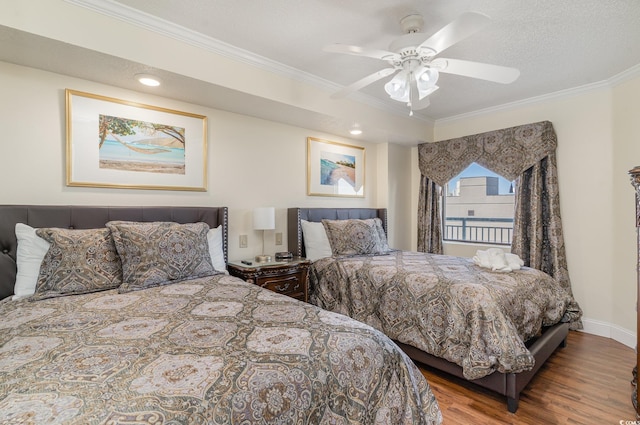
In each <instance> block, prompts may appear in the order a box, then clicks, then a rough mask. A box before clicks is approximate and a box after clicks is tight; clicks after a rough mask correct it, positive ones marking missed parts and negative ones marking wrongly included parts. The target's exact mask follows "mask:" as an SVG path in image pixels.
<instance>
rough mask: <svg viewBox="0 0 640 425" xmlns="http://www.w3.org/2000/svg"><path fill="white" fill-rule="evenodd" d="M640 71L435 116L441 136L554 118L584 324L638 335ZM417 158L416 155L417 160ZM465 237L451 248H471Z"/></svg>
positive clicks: (618, 335)
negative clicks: (634, 177) (469, 112)
mask: <svg viewBox="0 0 640 425" xmlns="http://www.w3.org/2000/svg"><path fill="white" fill-rule="evenodd" d="M639 97H640V78H638V77H635V78H634V79H632V80H631V81H627V82H624V83H616V84H613V85H607V86H602V87H599V88H592V89H590V90H584V91H581V92H578V91H576V92H574V93H572V94H565V95H558V96H554V97H549V98H546V99H540V100H539V101H537V102H533V101H532V102H530V103H526V104H525V103H523V104H521V105H513V106H511V107H509V108H503V109H501V110H495V111H490V112H489V111H487V112H486V113H482V114H476V115H474V116H467V117H459V118H457V119H450V120H446V121H439V122H436V125H435V130H434V139H435V140H446V139H449V138H454V137H461V136H465V135H470V134H476V133H481V132H484V131H490V130H496V129H500V128H505V127H511V126H515V125H519V124H525V123H530V122H537V121H543V120H549V121H551V122H552V123H553V125H554V128H555V131H556V133H557V135H558V150H557V156H558V175H559V176H558V177H559V183H560V194H561V213H562V218H563V224H564V232H565V233H564V235H565V244H566V252H567V259H568V264H569V273H570V277H571V280H572V285H573V292H574V295H575V297H576V299H577V300H578V302H579V303H580V305H581V307H582V309H583V310H584V317H585V330H586V331H589V332H591V333H596V334H600V335H604V336H608V337H612V338H614V339H616V340H618V341H620V342H623V343H625V344H626V345H629V346H635V342H636V336H635V332H636V323H635V320H636V315H635V304H636V283H635V282H636V270H635V260H634V258H635V240H634V235H635V231H634V228H633V225H634V223H633V212H634V206H633V189H632V188H631V185H630V184H629V178H628V176H627V171H628V170H629V169H630V168H632V166H634V165H638V164H640V143H639V141H640V129H639V127H638V124H637V123H638V118H639V117H640V110H639V109H640V107H639V103H638V98H639ZM414 164H415V163H414ZM475 249H477V248H473V249H470V247H469V246H468V245H467V246H465V245H461V244H447V245H446V246H445V253H447V254H451V255H464V256H471V255H473V253H474V252H475Z"/></svg>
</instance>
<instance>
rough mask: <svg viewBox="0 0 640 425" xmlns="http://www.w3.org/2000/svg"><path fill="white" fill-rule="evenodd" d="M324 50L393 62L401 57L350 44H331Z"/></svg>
mask: <svg viewBox="0 0 640 425" xmlns="http://www.w3.org/2000/svg"><path fill="white" fill-rule="evenodd" d="M322 50H324V51H325V52H330V53H344V54H346V55H354V56H365V57H368V58H374V59H382V60H393V59H395V57H396V56H397V57H399V55H398V54H396V53H393V52H389V51H386V50H377V49H365V48H364V47H360V46H351V45H348V44H329V45H328V46H324V48H323V49H322Z"/></svg>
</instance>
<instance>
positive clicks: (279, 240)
mask: <svg viewBox="0 0 640 425" xmlns="http://www.w3.org/2000/svg"><path fill="white" fill-rule="evenodd" d="M276 245H282V233H276Z"/></svg>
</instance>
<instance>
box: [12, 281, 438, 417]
mask: <svg viewBox="0 0 640 425" xmlns="http://www.w3.org/2000/svg"><path fill="white" fill-rule="evenodd" d="M441 420H442V417H441V414H440V410H439V408H438V404H437V402H436V400H435V398H434V396H433V394H432V392H431V390H430V388H429V386H428V384H427V382H426V380H425V378H424V377H423V376H422V374H421V373H420V371H419V370H418V369H417V368H416V367H415V366H414V364H413V363H412V362H411V360H410V359H409V358H408V357H406V356H405V355H404V354H403V353H402V351H401V350H400V349H399V348H398V347H397V346H396V345H395V344H394V343H393V342H392V341H391V340H390V339H388V338H387V337H386V336H384V335H383V334H382V333H380V332H379V331H377V330H375V329H373V328H371V327H370V326H368V325H365V324H362V323H358V322H356V321H354V320H352V319H350V318H347V317H345V316H342V315H338V314H335V313H331V312H327V311H323V310H321V309H319V308H317V307H314V306H312V305H309V304H305V303H302V302H299V301H297V300H293V299H291V298H288V297H285V296H283V295H279V294H275V293H273V292H270V291H267V290H265V289H261V288H258V287H256V286H254V285H251V284H248V283H245V282H243V281H241V280H240V279H237V278H234V277H230V276H227V275H222V274H220V275H216V276H213V277H207V278H200V279H194V280H189V281H185V282H182V283H176V284H173V285H169V286H161V287H155V288H149V289H144V290H141V291H137V292H129V293H125V294H118V293H117V291H116V290H109V291H104V292H97V293H92V294H85V295H73V296H66V297H61V298H52V299H46V300H41V301H29V300H20V301H4V302H0V423H37V424H44V423H47V424H62V423H65V424H66V423H70V424H83V425H84V424H186V423H201V424H312V423H313V424H321V423H336V424H338V423H340V424H342V423H344V424H346V423H362V424H373V423H376V424H378V423H379V424H436V423H440V422H441Z"/></svg>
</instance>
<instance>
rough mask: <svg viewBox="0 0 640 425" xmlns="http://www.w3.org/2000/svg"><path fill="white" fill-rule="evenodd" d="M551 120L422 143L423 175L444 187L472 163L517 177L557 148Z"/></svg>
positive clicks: (419, 148) (419, 155)
mask: <svg viewBox="0 0 640 425" xmlns="http://www.w3.org/2000/svg"><path fill="white" fill-rule="evenodd" d="M556 144H557V138H556V133H555V131H554V130H553V125H552V124H551V122H550V121H540V122H536V123H531V124H525V125H519V126H516V127H510V128H504V129H501V130H494V131H488V132H486V133H480V134H474V135H472V136H464V137H459V138H456V139H449V140H443V141H441V142H435V143H422V144H420V145H418V159H419V163H418V164H419V168H420V172H421V173H422V175H423V176H425V177H428V178H429V179H431V180H432V181H434V182H435V183H436V184H438V185H440V186H444V185H446V184H447V182H448V181H449V180H451V179H452V178H453V177H455V176H457V175H458V174H460V173H461V172H462V171H463V170H464V169H465V168H467V167H468V166H469V165H470V164H471V163H473V162H476V163H478V164H480V165H482V166H483V167H485V168H487V169H489V170H491V171H493V172H496V173H498V174H500V175H501V176H503V177H505V178H506V179H507V180H515V179H516V178H517V177H518V176H519V175H521V174H522V173H523V172H524V171H525V170H527V169H528V168H530V167H531V166H533V165H534V164H536V163H537V162H539V161H540V160H541V159H542V158H544V157H546V156H548V155H549V154H550V153H552V152H554V151H555V149H556Z"/></svg>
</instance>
